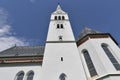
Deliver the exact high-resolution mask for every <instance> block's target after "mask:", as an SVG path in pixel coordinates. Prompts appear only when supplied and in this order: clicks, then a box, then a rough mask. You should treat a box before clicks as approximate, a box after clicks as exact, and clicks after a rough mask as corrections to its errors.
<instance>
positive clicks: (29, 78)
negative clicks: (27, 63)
mask: <svg viewBox="0 0 120 80" xmlns="http://www.w3.org/2000/svg"><path fill="white" fill-rule="evenodd" d="M33 76H34V72H33V71H31V72H29V73H28V75H27V80H33Z"/></svg>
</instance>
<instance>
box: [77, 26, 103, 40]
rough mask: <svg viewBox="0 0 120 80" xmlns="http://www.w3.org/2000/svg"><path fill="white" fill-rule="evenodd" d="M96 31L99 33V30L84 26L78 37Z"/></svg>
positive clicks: (95, 32)
mask: <svg viewBox="0 0 120 80" xmlns="http://www.w3.org/2000/svg"><path fill="white" fill-rule="evenodd" d="M97 33H101V32H99V31H95V30H93V29H91V28H88V27H85V28H84V29H83V30H82V31H81V33H80V35H79V37H78V39H81V38H83V37H84V36H86V35H87V34H97Z"/></svg>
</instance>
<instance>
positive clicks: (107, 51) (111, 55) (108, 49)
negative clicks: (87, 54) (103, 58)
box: [101, 44, 120, 70]
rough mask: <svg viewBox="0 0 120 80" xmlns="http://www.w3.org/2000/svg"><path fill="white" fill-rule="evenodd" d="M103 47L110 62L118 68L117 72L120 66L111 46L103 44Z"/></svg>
mask: <svg viewBox="0 0 120 80" xmlns="http://www.w3.org/2000/svg"><path fill="white" fill-rule="evenodd" d="M101 46H102V48H103V50H104V51H105V53H106V55H107V56H108V58H109V59H110V61H111V62H112V64H113V65H114V67H115V68H116V70H120V64H119V63H118V61H117V60H116V59H115V57H114V56H113V54H112V52H111V50H110V48H109V46H108V45H107V44H102V45H101Z"/></svg>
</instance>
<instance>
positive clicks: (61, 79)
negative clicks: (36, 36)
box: [40, 5, 86, 80]
mask: <svg viewBox="0 0 120 80" xmlns="http://www.w3.org/2000/svg"><path fill="white" fill-rule="evenodd" d="M41 78H42V79H40V80H86V76H85V73H84V69H83V66H82V63H81V60H80V56H79V52H78V48H77V46H76V42H75V39H74V36H73V32H72V29H71V25H70V22H69V18H68V15H67V13H66V12H64V11H63V10H62V9H61V7H60V6H59V5H58V7H57V9H56V11H55V12H53V13H52V15H51V21H50V25H49V31H48V36H47V41H46V47H45V53H44V58H43V64H42V75H41Z"/></svg>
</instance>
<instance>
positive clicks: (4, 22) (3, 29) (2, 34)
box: [0, 8, 28, 51]
mask: <svg viewBox="0 0 120 80" xmlns="http://www.w3.org/2000/svg"><path fill="white" fill-rule="evenodd" d="M11 29H12V26H11V25H9V23H8V13H7V11H5V10H4V9H3V8H0V51H2V50H5V49H7V48H10V47H12V46H14V45H15V44H16V45H18V46H25V45H28V43H27V42H26V41H25V39H20V38H17V37H15V36H13V35H12V34H13V33H14V32H12V31H11Z"/></svg>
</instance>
